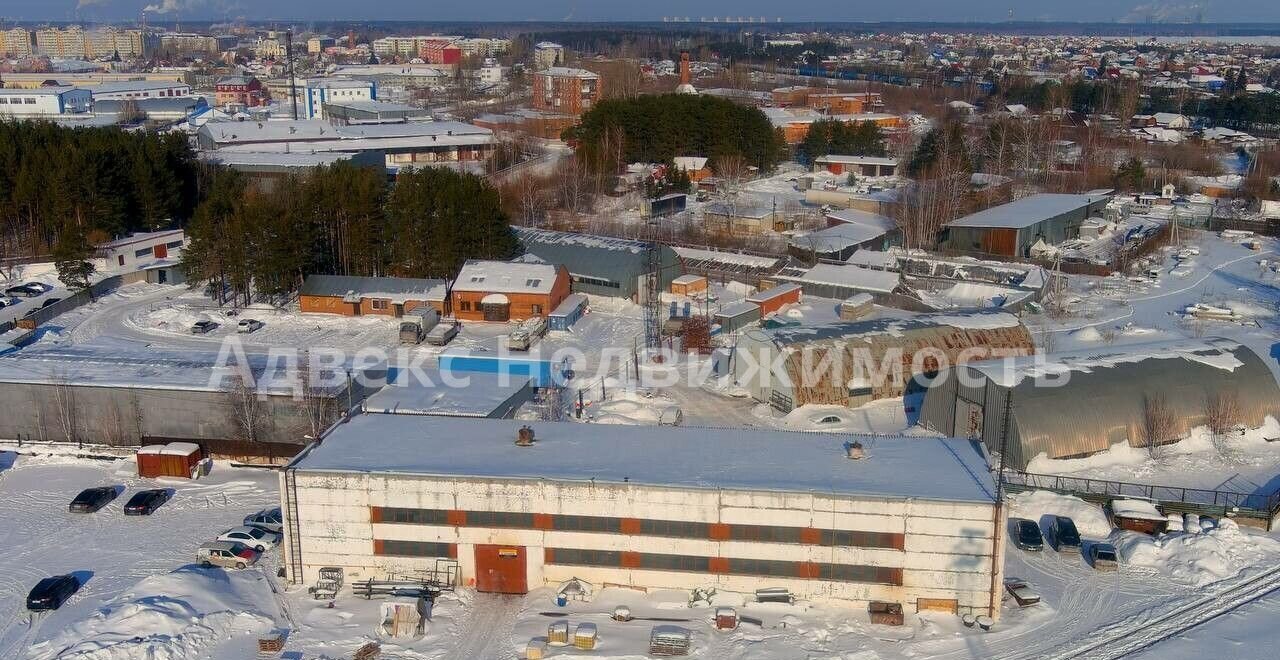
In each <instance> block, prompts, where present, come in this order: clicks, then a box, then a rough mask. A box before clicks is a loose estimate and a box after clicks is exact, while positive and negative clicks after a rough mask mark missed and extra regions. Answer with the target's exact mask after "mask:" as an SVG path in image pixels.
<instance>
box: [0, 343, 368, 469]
mask: <svg viewBox="0 0 1280 660" xmlns="http://www.w3.org/2000/svg"><path fill="white" fill-rule="evenodd" d="M245 358H246V360H247V361H248V366H249V368H250V370H251V371H252V373H253V375H254V379H255V381H256V382H255V387H254V388H253V391H255V392H256V393H257V396H250V397H248V398H249V399H252V400H253V401H256V403H255V404H253V405H248V404H245V403H244V401H246V400H247V399H246V398H245V397H243V396H241V395H238V394H237V393H236V391H235V390H236V387H237V385H236V383H237V382H238V381H237V380H235V379H234V377H233V369H231V368H228V367H225V366H219V362H220V361H219V356H218V354H217V352H209V353H201V352H192V351H179V352H174V351H164V350H160V349H156V348H154V347H151V348H145V349H137V350H130V349H125V348H121V347H120V346H118V345H115V344H108V345H98V344H95V343H93V342H90V343H87V344H79V345H76V346H68V347H62V346H58V347H51V348H34V347H33V348H27V349H23V350H19V351H12V352H10V353H7V354H5V355H3V356H0V405H3V406H4V408H5V409H6V410H11V411H21V414H17V413H15V414H11V415H4V416H3V417H0V438H7V439H15V440H17V439H20V440H22V441H25V442H62V443H81V442H83V443H92V444H108V445H117V446H129V447H136V446H141V445H147V444H154V443H156V442H168V441H174V440H177V441H187V442H193V443H196V444H199V445H200V446H201V447H202V448H203V449H204V450H205V451H206V452H208V453H212V454H218V455H226V456H234V457H247V456H257V457H276V458H285V457H290V456H293V455H294V454H295V453H296V452H297V450H298V446H299V443H301V442H302V438H303V435H305V434H307V433H311V432H312V431H311V429H310V425H309V422H308V409H307V408H306V405H307V404H306V403H305V402H304V401H302V400H300V399H295V397H294V396H293V395H294V390H293V387H292V381H287V376H286V375H285V374H276V375H275V376H273V377H275V378H276V380H274V381H271V380H263V376H264V374H265V373H267V370H268V361H267V356H265V355H255V354H249V355H245ZM272 373H273V374H275V372H272ZM368 373H369V374H370V375H371V376H374V377H377V375H376V374H374V373H372V372H368ZM360 380H361V379H360V378H353V379H352V381H351V382H350V383H349V384H347V385H344V386H338V387H333V388H328V389H326V390H325V391H324V392H315V394H318V395H321V396H324V397H327V398H329V399H330V400H331V401H332V403H331V404H330V408H331V410H332V411H333V412H334V414H335V415H336V414H337V413H338V412H339V411H341V410H344V409H345V407H346V405H347V403H348V402H353V403H358V402H360V401H361V400H362V399H363V398H364V397H365V396H366V395H367V394H368V389H367V388H365V387H364V386H363V385H361V383H360ZM286 382H287V383H288V384H287V385H286ZM348 390H349V392H348ZM240 419H246V420H252V423H253V433H252V434H250V433H249V432H248V431H247V429H246V428H245V427H244V426H243V425H241V424H240V423H238V421H237V420H240ZM249 436H252V437H251V438H250V437H249Z"/></svg>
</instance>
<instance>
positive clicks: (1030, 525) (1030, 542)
mask: <svg viewBox="0 0 1280 660" xmlns="http://www.w3.org/2000/svg"><path fill="white" fill-rule="evenodd" d="M1013 544H1014V545H1016V546H1018V547H1019V548H1022V549H1023V550H1030V551H1031V552H1040V551H1041V550H1043V549H1044V538H1043V537H1042V536H1040V526H1039V525H1037V524H1036V523H1035V522H1034V521H1031V520H1019V521H1018V527H1017V534H1016V535H1014V537H1013Z"/></svg>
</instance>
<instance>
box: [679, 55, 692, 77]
mask: <svg viewBox="0 0 1280 660" xmlns="http://www.w3.org/2000/svg"><path fill="white" fill-rule="evenodd" d="M692 83H693V77H692V76H691V75H690V74H689V52H688V51H684V52H681V53H680V84H681V85H690V84H692Z"/></svg>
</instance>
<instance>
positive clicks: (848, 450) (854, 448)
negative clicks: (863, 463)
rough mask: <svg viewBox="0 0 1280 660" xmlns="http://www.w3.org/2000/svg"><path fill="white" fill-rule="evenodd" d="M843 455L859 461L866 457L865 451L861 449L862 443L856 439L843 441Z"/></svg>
mask: <svg viewBox="0 0 1280 660" xmlns="http://www.w3.org/2000/svg"><path fill="white" fill-rule="evenodd" d="M844 455H845V456H847V457H848V458H850V459H851V460H855V461H860V460H862V459H864V458H866V457H867V452H865V451H863V449H862V443H861V442H858V441H857V440H855V441H853V442H848V443H845V445H844Z"/></svg>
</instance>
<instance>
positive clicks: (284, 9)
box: [0, 0, 1280, 24]
mask: <svg viewBox="0 0 1280 660" xmlns="http://www.w3.org/2000/svg"><path fill="white" fill-rule="evenodd" d="M144 9H145V10H147V11H148V14H149V19H148V20H149V21H154V22H158V23H161V24H163V23H168V22H169V21H178V20H184V19H185V20H205V19H224V18H237V17H243V18H245V19H248V20H261V19H284V20H299V21H305V20H394V19H402V20H422V21H429V20H441V21H453V20H480V21H513V20H515V21H519V20H539V21H561V20H579V21H610V20H615V21H653V20H662V18H663V17H664V16H688V17H689V18H690V19H692V20H694V21H697V20H698V19H699V18H700V17H702V16H707V17H710V16H726V15H732V16H748V15H750V16H756V17H765V18H767V19H768V20H769V21H774V20H776V19H778V18H781V19H783V20H784V21H821V20H830V21H1004V20H1008V19H1010V18H1013V19H1014V20H1048V21H1081V22H1093V21H1099V22H1109V21H1120V20H1128V21H1135V20H1136V21H1145V20H1148V19H1152V18H1154V19H1156V20H1157V21H1183V20H1193V19H1195V18H1196V17H1197V16H1199V17H1201V19H1202V20H1203V21H1204V22H1218V23H1222V22H1235V23H1250V22H1280V1H1277V0H896V1H895V2H878V1H873V0H834V1H832V0H828V1H827V2H807V3H797V4H795V5H792V4H790V3H786V2H779V1H778V0H700V1H699V2H690V1H689V0H647V1H646V2H643V3H638V2H633V1H630V0H625V1H624V0H537V1H534V2H530V1H529V0H483V1H482V2H460V1H459V0H365V1H364V2H358V1H357V0H0V19H3V20H11V21H39V20H80V21H86V22H91V21H112V20H129V19H136V18H137V17H138V15H139V14H140V13H141V12H142V11H143V10H144ZM1011 11H1012V14H1010V12H1011Z"/></svg>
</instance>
